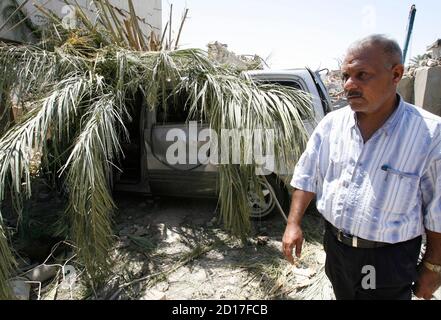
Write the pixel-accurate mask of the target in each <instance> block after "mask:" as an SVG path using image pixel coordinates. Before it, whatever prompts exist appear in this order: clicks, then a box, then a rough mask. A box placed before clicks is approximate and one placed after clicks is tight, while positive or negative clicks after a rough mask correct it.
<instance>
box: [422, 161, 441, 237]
mask: <svg viewBox="0 0 441 320" xmlns="http://www.w3.org/2000/svg"><path fill="white" fill-rule="evenodd" d="M421 191H422V197H423V208H424V210H423V216H424V227H425V228H426V229H428V230H430V231H433V232H438V233H441V159H438V160H435V161H433V162H432V163H431V164H430V166H429V168H428V170H427V171H426V173H425V174H424V175H423V177H422V179H421Z"/></svg>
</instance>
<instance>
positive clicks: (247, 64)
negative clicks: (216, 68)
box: [207, 41, 263, 70]
mask: <svg viewBox="0 0 441 320" xmlns="http://www.w3.org/2000/svg"><path fill="white" fill-rule="evenodd" d="M207 47H208V56H209V57H210V58H211V59H213V60H214V61H217V62H218V63H220V64H228V65H234V66H236V67H238V68H239V69H243V70H255V69H260V70H261V69H263V59H262V58H261V57H259V56H258V55H236V54H235V53H234V52H232V51H229V50H228V45H226V44H223V43H220V42H218V41H215V42H212V43H209V44H208V45H207Z"/></svg>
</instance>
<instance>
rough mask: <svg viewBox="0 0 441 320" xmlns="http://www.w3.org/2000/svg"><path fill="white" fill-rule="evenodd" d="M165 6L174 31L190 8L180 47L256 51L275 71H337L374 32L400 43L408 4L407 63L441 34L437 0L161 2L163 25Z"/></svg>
mask: <svg viewBox="0 0 441 320" xmlns="http://www.w3.org/2000/svg"><path fill="white" fill-rule="evenodd" d="M170 4H173V21H172V25H173V28H172V29H173V30H174V32H175V34H176V33H177V30H178V27H179V23H180V20H181V17H182V15H183V12H184V9H185V8H188V9H189V15H188V16H189V18H188V19H187V20H186V22H185V24H184V27H183V31H182V34H181V39H180V45H181V48H190V47H196V48H202V49H205V50H206V49H207V44H208V43H209V42H214V41H219V42H221V43H224V44H227V45H228V49H229V50H231V51H233V52H234V53H236V54H252V55H253V54H258V55H259V56H261V57H262V58H264V59H265V60H266V61H267V63H268V64H269V66H270V67H271V68H274V69H277V68H296V67H304V66H308V67H310V68H312V69H321V68H329V69H332V70H333V69H337V68H338V61H339V59H340V60H341V59H342V58H343V57H344V54H345V51H346V48H347V47H348V46H349V45H350V44H351V43H352V42H354V41H355V40H357V39H360V38H362V37H364V36H367V35H369V34H373V33H382V34H386V35H388V36H390V37H392V38H393V39H395V40H397V41H398V43H399V44H400V45H401V47H403V45H404V41H405V37H406V29H407V25H408V20H409V11H410V7H411V6H412V4H415V5H416V8H417V13H416V17H415V23H414V28H413V32H412V38H411V42H410V45H409V51H408V57H407V60H406V61H408V60H409V57H414V56H416V55H418V54H424V53H425V52H426V48H427V46H428V45H430V44H432V43H433V42H435V40H437V39H439V38H441V1H439V0H413V1H412V0H381V1H380V0H370V1H369V0H357V1H356V0H333V1H324V0H307V1H303V0H271V1H268V0H254V1H253V0H223V1H220V0H218V1H207V0H205V1H204V0H164V1H163V2H162V9H163V24H164V25H165V23H166V22H167V21H168V20H169V18H168V17H169V6H170Z"/></svg>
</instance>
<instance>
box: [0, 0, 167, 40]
mask: <svg viewBox="0 0 441 320" xmlns="http://www.w3.org/2000/svg"><path fill="white" fill-rule="evenodd" d="M23 2H24V0H0V26H1V25H3V23H4V22H5V20H4V19H6V17H7V16H8V13H9V14H11V13H12V12H13V8H14V6H15V7H17V5H20V4H21V3H23ZM32 2H35V3H38V4H40V5H43V6H44V7H45V8H48V9H50V10H52V11H53V12H54V13H56V14H57V15H58V16H60V17H66V16H67V15H69V14H70V9H69V8H68V7H66V4H65V3H64V2H63V1H62V0H31V1H29V2H28V3H27V4H26V5H25V6H24V8H23V11H24V12H25V14H27V15H28V16H30V18H31V20H32V22H33V23H35V24H37V25H42V24H44V23H45V21H46V18H45V17H44V15H43V14H42V13H41V12H40V11H39V10H37V9H36V8H35V7H34V6H33V4H32ZM70 2H74V1H70ZM77 2H78V4H80V6H81V7H82V8H83V9H84V10H83V11H85V12H88V15H89V16H90V17H94V16H96V15H95V14H94V13H93V11H94V9H95V6H94V5H93V4H92V1H90V0H77ZM109 2H110V3H111V4H112V5H114V6H116V7H118V8H120V9H122V10H123V12H128V2H127V0H109ZM133 5H134V7H135V11H136V12H137V14H138V16H139V18H140V19H141V20H142V21H145V23H143V22H141V21H140V27H141V28H142V30H143V32H144V33H145V34H146V35H149V34H150V32H151V30H153V31H154V32H155V33H156V34H157V35H158V36H160V35H161V32H162V31H161V30H162V2H161V0H133ZM14 24H15V23H14V22H10V23H8V26H7V27H6V28H4V29H2V30H1V31H0V38H3V39H8V40H15V41H29V39H30V35H29V33H30V31H29V29H28V28H26V26H24V25H22V26H20V27H19V28H16V29H14V30H13V31H9V32H7V30H8V29H10V28H11V27H12V26H13V25H14Z"/></svg>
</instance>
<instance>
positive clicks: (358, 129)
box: [283, 35, 441, 299]
mask: <svg viewBox="0 0 441 320" xmlns="http://www.w3.org/2000/svg"><path fill="white" fill-rule="evenodd" d="M403 71H404V66H403V64H402V53H401V49H400V47H399V46H398V44H397V43H396V42H395V41H393V40H390V39H388V38H387V37H385V36H382V35H373V36H369V37H367V38H365V39H362V40H360V41H358V42H356V43H355V44H353V45H352V46H351V47H350V48H349V49H348V52H347V54H346V57H345V59H344V62H343V64H342V78H343V82H344V90H345V94H346V97H347V100H348V103H349V106H347V107H345V108H343V109H340V110H337V111H334V112H332V113H330V114H328V115H327V116H326V117H325V118H324V119H323V120H322V121H321V122H320V123H319V125H318V126H317V128H316V129H315V131H314V133H313V134H312V135H311V138H310V140H309V142H308V145H307V148H306V150H305V152H304V153H303V155H302V157H301V158H300V160H299V162H298V164H297V166H296V169H295V171H294V176H293V179H292V182H291V185H292V186H293V187H294V188H295V191H294V193H293V195H292V203H291V209H290V214H289V218H288V223H287V226H286V230H285V233H284V235H283V253H284V255H285V256H286V257H287V259H288V260H289V261H291V262H292V261H293V255H292V254H293V253H292V252H293V249H295V253H296V256H297V257H300V253H301V248H302V242H303V234H302V229H301V220H302V217H303V214H304V212H305V209H306V208H307V206H308V204H309V203H310V201H311V200H312V199H313V198H314V196H315V197H316V198H317V209H318V211H319V212H320V213H321V214H322V215H323V216H324V218H325V225H326V230H325V236H324V241H323V244H324V248H325V251H326V265H325V270H326V274H327V276H328V278H329V279H330V281H331V283H332V285H333V289H334V292H335V295H336V298H337V299H411V296H412V289H413V290H414V292H415V295H416V296H417V297H420V298H425V299H430V298H431V297H432V294H433V293H434V291H435V290H436V289H437V288H438V287H439V286H440V284H441V118H440V117H437V116H435V115H433V114H431V113H428V112H426V111H424V110H422V109H421V108H417V107H415V106H413V105H410V104H408V103H406V102H404V101H403V100H402V99H401V97H400V96H399V95H398V94H397V93H396V89H397V85H398V82H399V81H400V80H401V77H402V75H403ZM424 233H425V234H426V238H427V249H426V251H425V254H424V257H423V260H422V263H421V264H419V266H417V264H418V257H419V254H420V250H421V239H422V235H423V234H424ZM413 284H415V285H414V286H413Z"/></svg>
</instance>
